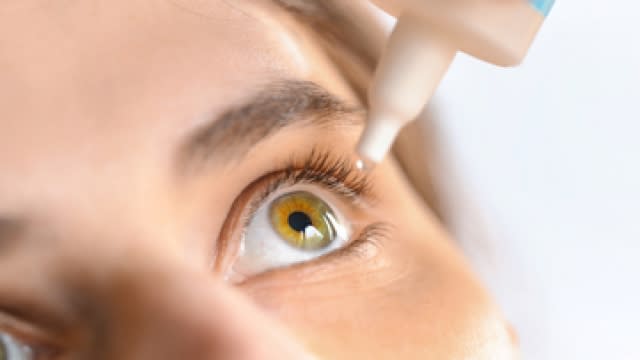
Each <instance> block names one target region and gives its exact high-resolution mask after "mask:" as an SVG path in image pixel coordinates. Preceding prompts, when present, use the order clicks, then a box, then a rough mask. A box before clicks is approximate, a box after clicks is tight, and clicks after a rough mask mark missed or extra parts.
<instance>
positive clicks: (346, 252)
mask: <svg viewBox="0 0 640 360" xmlns="http://www.w3.org/2000/svg"><path fill="white" fill-rule="evenodd" d="M392 229H393V227H392V225H391V224H390V223H386V222H375V223H372V224H369V225H367V226H365V227H364V228H363V229H362V230H361V231H360V232H359V233H358V234H357V236H355V238H354V239H352V240H351V241H349V242H348V243H347V245H346V246H344V247H342V248H340V249H337V250H335V251H333V252H330V253H327V254H325V255H323V256H320V257H318V258H315V259H313V260H310V261H307V262H302V263H296V264H291V265H289V266H285V267H280V268H275V269H271V270H268V271H265V272H263V273H260V274H257V275H255V276H253V277H250V278H247V279H246V280H244V281H241V282H239V283H237V284H236V285H237V286H249V287H250V286H252V285H253V284H256V283H259V282H260V281H261V280H262V279H264V278H267V277H270V276H272V275H275V274H285V273H289V272H292V271H293V272H295V271H297V270H303V269H311V268H313V272H314V273H323V272H331V271H332V270H333V269H334V268H335V267H336V266H338V265H343V264H345V263H346V262H358V263H360V262H367V261H370V260H373V259H375V258H378V257H379V256H380V255H381V252H382V251H383V248H384V242H385V241H386V240H388V239H389V237H390V234H391V230H392Z"/></svg>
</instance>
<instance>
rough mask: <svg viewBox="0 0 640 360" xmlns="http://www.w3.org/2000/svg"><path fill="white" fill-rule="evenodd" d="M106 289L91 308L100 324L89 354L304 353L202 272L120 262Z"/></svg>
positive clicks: (107, 359) (158, 359)
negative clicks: (95, 306)
mask: <svg viewBox="0 0 640 360" xmlns="http://www.w3.org/2000/svg"><path fill="white" fill-rule="evenodd" d="M102 289H103V290H102V291H100V292H96V296H97V297H98V299H96V303H98V304H99V305H98V307H97V308H93V309H92V311H94V314H92V315H91V316H93V317H94V318H95V319H98V321H95V322H94V324H93V325H92V326H93V329H92V330H91V331H92V332H93V333H94V334H95V337H94V339H93V341H92V343H91V345H90V349H89V351H88V353H89V354H90V356H88V357H87V358H91V359H104V360H112V359H114V360H115V359H119V360H123V359H126V360H128V359H131V360H133V359H136V360H151V359H153V360H163V359H167V360H168V359H172V360H175V359H193V360H199V359H207V360H208V359H240V360H242V359H271V358H283V359H289V358H300V357H299V356H296V355H293V356H290V355H287V354H294V353H298V352H299V351H300V350H299V349H298V348H297V345H293V344H294V342H291V341H290V339H289V338H288V337H287V336H284V332H281V329H279V328H278V326H277V325H276V324H275V323H273V322H272V321H271V320H269V319H268V318H267V317H266V316H265V315H264V314H262V313H261V312H260V311H259V310H258V309H257V308H255V307H254V306H253V305H252V304H251V303H250V302H249V300H248V299H246V298H245V297H244V296H242V295H241V294H240V293H238V292H236V291H235V290H233V289H231V288H230V287H228V286H227V285H225V284H224V283H223V282H222V281H220V280H219V279H216V278H214V277H213V276H212V275H211V274H209V273H207V272H206V271H204V270H200V269H195V268H191V267H188V266H184V265H182V264H176V263H158V262H156V263H155V265H145V266H144V267H142V266H139V265H136V266H125V265H123V266H122V267H120V268H118V269H115V270H114V271H113V274H111V275H110V276H109V280H108V281H106V284H104V285H103V286H102ZM96 313H97V314H98V315H97V316H96ZM276 354H278V355H276Z"/></svg>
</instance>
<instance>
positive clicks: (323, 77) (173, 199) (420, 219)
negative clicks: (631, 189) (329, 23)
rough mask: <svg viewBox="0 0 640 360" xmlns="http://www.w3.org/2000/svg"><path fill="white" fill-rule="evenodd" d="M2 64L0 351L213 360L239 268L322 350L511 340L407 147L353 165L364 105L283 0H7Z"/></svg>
mask: <svg viewBox="0 0 640 360" xmlns="http://www.w3.org/2000/svg"><path fill="white" fill-rule="evenodd" d="M0 69H2V70H0V119H1V120H0V121H1V125H0V129H1V131H0V359H3V360H4V358H3V357H2V356H3V355H2V352H1V351H3V350H2V347H4V348H5V349H4V351H5V353H6V352H7V351H9V350H10V351H9V353H10V352H11V351H13V350H11V349H9V350H7V349H8V348H11V346H13V347H14V348H15V346H14V345H15V344H17V343H19V344H24V345H28V346H32V347H33V348H34V349H38V348H40V349H45V348H46V349H55V350H56V352H57V353H58V354H60V355H61V356H64V358H77V357H79V358H92V359H98V358H105V359H107V358H109V359H111V358H119V359H125V358H135V356H134V355H133V354H135V351H136V349H137V348H138V347H139V346H142V345H140V344H143V343H146V344H147V346H149V345H148V340H149V339H151V338H153V341H152V342H151V343H152V346H153V347H154V348H155V349H156V350H157V353H158V354H173V355H172V356H171V357H170V358H173V359H178V358H194V359H195V358H198V357H197V356H193V354H195V353H196V352H193V351H195V350H193V349H187V347H188V346H187V345H185V344H190V340H189V339H194V338H206V336H207V334H206V331H205V330H206V328H207V327H206V326H204V325H203V326H194V325H193V324H194V321H195V320H194V319H197V323H198V324H201V325H202V324H205V323H207V322H214V323H215V322H223V321H225V320H224V317H223V316H221V314H219V313H218V312H216V310H215V307H214V306H213V305H212V306H211V307H208V306H207V304H206V301H204V300H203V301H204V304H197V305H198V306H195V305H194V304H196V303H198V302H199V299H200V298H199V297H198V294H200V292H202V291H203V290H202V289H207V288H208V287H210V286H218V285H214V284H215V283H216V282H218V283H219V282H220V279H222V280H224V281H226V282H228V283H231V284H233V286H235V287H237V288H239V289H240V291H241V292H243V293H245V294H246V295H248V297H250V298H251V299H252V300H253V301H254V302H255V303H256V304H257V306H258V307H259V309H261V311H263V312H264V313H266V314H268V316H270V317H272V318H275V319H277V321H278V322H280V323H281V324H283V325H284V327H285V328H287V329H288V331H289V333H290V334H291V336H292V337H293V338H294V339H295V341H297V342H299V343H300V344H303V345H304V346H305V347H307V348H308V349H310V350H311V351H312V352H313V353H315V354H317V355H318V356H320V357H321V358H327V359H359V358H362V359H370V358H390V359H401V358H402V359H404V358H418V359H462V358H468V359H471V358H473V359H498V358H510V357H511V356H512V348H513V341H512V337H511V336H509V331H507V326H506V325H505V323H504V321H503V320H502V318H501V317H500V315H499V313H498V312H497V311H496V309H495V307H494V305H493V304H492V302H491V300H490V299H489V298H488V296H487V295H486V294H485V292H484V291H483V289H482V288H481V287H480V286H479V284H478V283H477V282H476V280H475V279H474V277H473V275H472V274H471V273H470V271H469V269H468V268H467V265H466V264H465V263H464V261H463V260H462V259H461V257H460V255H459V254H458V252H457V250H456V249H455V247H454V246H452V244H451V241H450V239H449V238H448V237H447V235H446V234H445V232H443V230H442V228H441V227H440V225H439V224H438V223H437V221H436V220H435V218H434V217H433V215H432V214H431V213H430V212H429V210H428V209H427V208H426V207H425V206H424V204H423V203H422V202H421V201H420V200H419V199H418V197H417V196H416V194H415V193H414V192H413V191H412V188H411V187H410V186H409V185H408V183H407V181H406V179H405V178H404V177H403V175H402V172H401V171H400V170H399V169H398V167H397V165H396V164H395V163H394V161H393V160H392V159H388V160H387V161H386V162H384V163H383V164H382V165H380V166H379V167H378V168H377V169H376V171H375V172H373V173H372V174H370V175H365V174H361V173H359V172H358V171H357V170H356V169H354V168H353V167H352V166H351V163H352V162H353V160H354V159H353V154H352V150H353V148H354V146H355V142H356V140H357V137H358V135H359V133H360V131H361V130H362V125H363V110H362V104H361V103H360V102H359V100H358V97H357V96H356V94H355V93H354V91H353V90H352V89H351V88H350V86H349V85H348V83H347V81H346V80H345V79H344V78H343V76H341V74H340V72H339V71H338V70H337V67H336V66H335V65H334V64H333V63H332V62H331V61H330V59H329V58H328V57H327V56H326V54H325V53H324V52H323V50H322V49H321V48H320V46H319V45H318V42H317V39H316V38H315V37H314V35H312V33H311V32H310V31H309V29H307V26H306V25H305V24H302V23H299V22H297V21H296V20H295V19H294V18H292V17H291V16H290V15H289V14H288V13H287V12H286V11H285V10H283V9H281V8H280V7H279V6H278V5H275V4H272V3H271V2H270V1H266V0H265V1H216V0H189V1H187V0H184V1H182V0H173V1H171V0H164V1H163V0H156V1H152V0H135V1H132V0H121V1H120V0H119V1H114V0H112V1H108V2H107V1H55V2H51V1H40V0H20V1H13V0H10V1H4V2H3V3H2V4H0ZM225 326H226V325H225ZM229 326H230V328H231V327H232V326H231V325H229ZM163 336H164V338H168V339H170V341H164V340H162V339H164V338H163ZM247 336H255V335H247ZM257 336H260V335H257ZM256 340H257V339H256ZM248 341H252V339H251V338H250V339H248ZM10 343H12V344H14V345H11V344H10ZM189 351H192V352H189ZM115 354H117V355H115ZM185 354H191V355H190V356H187V357H185V356H186V355H185ZM6 356H7V355H6V354H5V357H6ZM166 356H169V355H166ZM168 358H169V357H168ZM15 359H18V358H15ZM8 360H14V358H11V357H10V356H9V357H8Z"/></svg>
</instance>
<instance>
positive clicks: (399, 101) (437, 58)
mask: <svg viewBox="0 0 640 360" xmlns="http://www.w3.org/2000/svg"><path fill="white" fill-rule="evenodd" d="M554 1H555V0H386V1H385V0H373V2H374V3H376V4H377V5H378V6H380V7H381V8H382V9H383V10H385V11H387V12H388V13H390V14H391V15H394V16H396V17H397V18H398V22H397V24H396V27H395V28H394V30H393V32H392V34H391V36H390V38H389V40H388V43H387V47H386V49H385V51H384V53H383V55H382V58H381V59H380V63H379V64H378V68H377V69H376V73H375V76H374V81H373V84H372V86H371V88H370V89H369V115H368V122H367V126H366V128H365V130H364V132H363V134H362V136H361V138H360V142H359V143H358V147H357V152H358V154H359V156H360V159H361V160H360V161H359V163H358V166H360V167H367V168H371V167H372V166H373V165H375V164H376V163H378V162H380V161H382V159H383V158H384V157H385V155H386V154H387V153H388V152H389V149H390V148H391V145H392V144H393V141H394V140H395V138H396V136H397V134H398V132H399V131H400V129H401V128H402V127H403V126H404V125H406V124H407V123H408V122H410V121H412V120H414V119H415V118H416V117H417V116H418V115H419V114H420V112H421V111H422V109H423V107H424V106H425V105H426V104H427V102H428V101H429V99H430V98H431V96H432V95H433V93H434V91H435V89H436V88H437V86H438V84H439V83H440V80H442V77H443V76H444V74H445V72H446V71H447V69H448V68H449V66H450V64H451V62H452V61H453V58H454V57H455V54H456V53H457V52H458V51H462V52H465V53H467V54H469V55H472V56H475V57H477V58H479V59H481V60H484V61H487V62H490V63H493V64H495V65H499V66H514V65H517V64H519V63H520V62H521V61H522V59H523V58H524V57H525V55H526V53H527V51H528V49H529V47H530V45H531V43H532V41H533V39H534V37H535V35H536V34H537V32H538V30H539V29H540V26H541V25H542V23H543V21H544V19H545V17H546V15H547V14H548V13H549V11H550V10H551V7H552V6H553V3H554Z"/></svg>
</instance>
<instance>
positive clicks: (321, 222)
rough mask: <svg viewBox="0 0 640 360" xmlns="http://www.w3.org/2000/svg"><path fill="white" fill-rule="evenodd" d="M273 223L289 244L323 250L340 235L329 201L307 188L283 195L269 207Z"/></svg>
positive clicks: (305, 248)
mask: <svg viewBox="0 0 640 360" xmlns="http://www.w3.org/2000/svg"><path fill="white" fill-rule="evenodd" d="M269 217H270V219H271V226H272V227H273V229H274V230H275V231H276V233H277V234H278V235H279V236H280V237H281V238H282V239H283V240H284V241H285V242H286V243H287V244H289V245H291V246H293V247H295V248H297V249H302V250H319V249H322V248H325V247H327V246H329V244H331V243H332V242H333V241H334V240H335V237H336V230H335V222H336V217H335V215H334V214H333V212H332V211H331V208H330V207H329V205H327V203H325V202H324V201H322V200H321V199H319V198H318V197H317V196H315V195H313V194H311V193H308V192H306V191H297V192H292V193H288V194H285V195H282V196H280V197H279V198H277V199H276V200H274V201H273V202H272V203H271V207H270V209H269Z"/></svg>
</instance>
